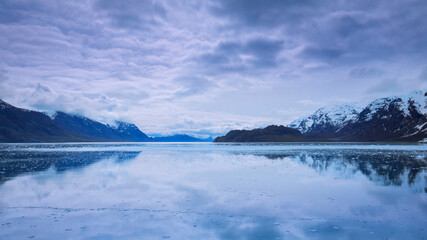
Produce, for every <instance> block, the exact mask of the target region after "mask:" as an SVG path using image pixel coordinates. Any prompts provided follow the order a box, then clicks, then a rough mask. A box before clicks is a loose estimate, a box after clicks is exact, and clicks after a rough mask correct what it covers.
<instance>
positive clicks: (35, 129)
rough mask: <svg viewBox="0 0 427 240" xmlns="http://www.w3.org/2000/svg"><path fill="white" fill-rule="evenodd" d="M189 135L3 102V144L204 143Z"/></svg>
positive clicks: (0, 128) (0, 129)
mask: <svg viewBox="0 0 427 240" xmlns="http://www.w3.org/2000/svg"><path fill="white" fill-rule="evenodd" d="M201 141H208V140H204V139H198V138H194V137H191V136H188V135H174V136H167V137H149V136H147V135H146V134H145V133H143V132H142V131H141V130H139V128H138V127H137V126H135V125H134V124H132V123H126V122H121V121H115V122H114V124H111V125H110V124H103V123H100V122H97V121H95V120H92V119H89V118H86V117H84V116H78V115H73V114H68V113H64V112H55V113H53V114H46V113H42V112H37V111H32V110H27V109H22V108H17V107H15V106H12V105H11V104H9V103H6V102H4V101H2V100H0V142H201Z"/></svg>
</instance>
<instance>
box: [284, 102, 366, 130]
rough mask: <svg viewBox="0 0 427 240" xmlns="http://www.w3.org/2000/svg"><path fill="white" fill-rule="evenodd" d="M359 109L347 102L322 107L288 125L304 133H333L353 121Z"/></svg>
mask: <svg viewBox="0 0 427 240" xmlns="http://www.w3.org/2000/svg"><path fill="white" fill-rule="evenodd" d="M360 111H361V108H359V107H356V106H352V105H348V104H345V105H336V106H332V107H322V108H320V109H318V110H317V111H316V112H314V113H313V114H311V115H309V116H307V117H304V118H300V119H298V120H295V121H293V122H292V123H291V124H289V125H288V127H291V128H296V129H298V130H300V132H301V133H303V134H306V135H311V134H319V133H322V134H325V133H335V132H337V131H338V130H340V129H341V128H342V127H343V126H345V125H346V124H347V123H349V122H350V121H353V120H354V119H355V118H356V117H357V116H358V114H359V112H360Z"/></svg>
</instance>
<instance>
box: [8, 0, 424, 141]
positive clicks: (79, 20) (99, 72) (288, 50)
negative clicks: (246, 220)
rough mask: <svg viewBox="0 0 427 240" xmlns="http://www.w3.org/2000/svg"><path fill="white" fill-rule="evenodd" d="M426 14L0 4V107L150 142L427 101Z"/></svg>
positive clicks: (227, 4)
mask: <svg viewBox="0 0 427 240" xmlns="http://www.w3.org/2000/svg"><path fill="white" fill-rule="evenodd" d="M426 13H427V2H426V1H425V0H405V1H396V0H376V1H372V0H361V1H344V0H336V1H330V0H324V1H317V0H300V1H297V0H279V1H273V0H262V1H254V0H218V1H209V0H206V1H193V0H174V1H163V0H154V1H152V0H144V1H137V0H127V1H115V0H84V1H83V0H82V1H80V0H76V1H53V0H46V1H35V0H2V1H0V98H1V99H3V100H5V101H7V102H9V103H11V104H13V105H16V106H19V107H24V108H30V109H35V110H40V111H47V112H49V111H55V110H60V111H65V112H69V113H73V114H80V115H84V116H87V117H90V118H93V119H95V120H98V121H102V122H105V123H108V122H111V121H113V120H122V121H129V122H133V123H135V124H136V125H137V126H138V127H139V128H140V129H141V130H142V131H143V132H145V133H147V134H151V135H169V134H175V133H186V134H190V135H193V136H198V137H207V136H211V135H212V136H216V135H221V134H224V133H226V132H227V131H228V130H231V129H242V128H247V129H249V128H255V127H263V126H266V125H269V124H288V123H290V122H291V121H292V120H295V119H297V118H299V117H302V116H305V115H308V114H310V113H312V112H314V111H315V110H316V109H318V108H319V107H322V106H329V105H337V104H338V105H339V104H345V103H350V104H357V105H360V106H363V105H364V104H367V103H368V102H369V101H372V100H374V99H376V98H379V97H385V96H390V95H396V94H406V93H409V92H411V91H414V90H424V89H426V88H427V22H426Z"/></svg>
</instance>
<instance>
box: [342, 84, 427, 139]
mask: <svg viewBox="0 0 427 240" xmlns="http://www.w3.org/2000/svg"><path fill="white" fill-rule="evenodd" d="M338 133H339V135H341V136H345V137H346V138H348V139H362V140H368V141H370V140H385V141H389V140H405V139H408V140H412V139H420V140H421V139H423V138H424V137H427V92H422V91H418V92H413V93H411V94H408V95H405V96H394V97H387V98H379V99H376V100H375V101H373V102H371V103H370V104H368V106H366V108H365V109H363V110H362V111H361V112H360V114H359V115H358V116H357V117H356V119H355V121H353V122H351V123H349V124H347V125H346V126H345V127H343V128H342V129H341V130H340V131H339V132H338ZM423 136H424V137H423Z"/></svg>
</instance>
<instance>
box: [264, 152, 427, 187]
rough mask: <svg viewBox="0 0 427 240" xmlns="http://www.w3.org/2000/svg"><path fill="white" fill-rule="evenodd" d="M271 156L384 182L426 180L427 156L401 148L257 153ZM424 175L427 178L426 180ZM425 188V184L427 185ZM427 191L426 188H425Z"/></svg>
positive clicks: (397, 184) (400, 183) (270, 157)
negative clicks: (388, 149)
mask: <svg viewBox="0 0 427 240" xmlns="http://www.w3.org/2000/svg"><path fill="white" fill-rule="evenodd" d="M256 155H261V156H265V157H267V158H269V159H284V158H290V159H292V160H296V161H298V162H300V163H303V164H304V165H307V166H309V167H311V168H313V169H315V170H316V171H317V172H319V173H320V172H326V171H328V170H334V171H341V172H346V173H348V172H350V173H351V174H352V175H354V174H356V173H357V172H358V171H359V172H361V173H362V174H364V175H365V176H367V177H368V178H369V179H370V180H371V181H374V182H377V183H380V184H382V185H386V186H388V185H396V186H400V185H402V184H404V183H407V184H408V185H413V184H415V183H416V182H417V181H419V180H423V181H424V183H425V182H427V179H426V178H427V174H426V173H427V157H426V156H425V153H421V154H420V153H419V152H402V151H385V152H378V151H368V150H363V151H362V150H361V151H357V150H340V151H335V150H334V151H327V150H324V151H299V152H298V151H293V152H287V153H267V154H262V153H258V154H256ZM423 178H424V179H423ZM424 187H426V186H424ZM425 191H426V192H427V188H426V189H425Z"/></svg>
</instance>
